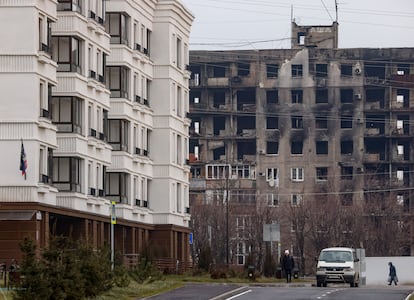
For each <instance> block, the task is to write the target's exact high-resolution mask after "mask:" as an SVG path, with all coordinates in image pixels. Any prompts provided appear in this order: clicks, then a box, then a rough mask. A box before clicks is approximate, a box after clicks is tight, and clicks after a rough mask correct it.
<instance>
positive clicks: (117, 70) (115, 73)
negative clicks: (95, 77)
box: [106, 66, 129, 98]
mask: <svg viewBox="0 0 414 300" xmlns="http://www.w3.org/2000/svg"><path fill="white" fill-rule="evenodd" d="M106 72H107V80H106V87H107V88H108V89H109V90H110V91H111V97H112V98H128V89H129V70H128V68H126V67H119V66H118V67H106Z"/></svg>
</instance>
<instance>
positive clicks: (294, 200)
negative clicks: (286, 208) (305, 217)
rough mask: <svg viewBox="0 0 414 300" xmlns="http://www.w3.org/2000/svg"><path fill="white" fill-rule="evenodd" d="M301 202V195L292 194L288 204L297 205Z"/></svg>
mask: <svg viewBox="0 0 414 300" xmlns="http://www.w3.org/2000/svg"><path fill="white" fill-rule="evenodd" d="M301 202H302V195H299V194H292V195H291V201H290V204H291V205H292V206H298V205H299V204H300V203H301Z"/></svg>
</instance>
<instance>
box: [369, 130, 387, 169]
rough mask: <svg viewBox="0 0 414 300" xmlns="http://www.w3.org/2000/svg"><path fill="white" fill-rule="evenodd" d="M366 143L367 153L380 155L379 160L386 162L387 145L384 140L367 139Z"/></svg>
mask: <svg viewBox="0 0 414 300" xmlns="http://www.w3.org/2000/svg"><path fill="white" fill-rule="evenodd" d="M364 142H365V153H367V154H378V156H379V157H378V158H377V159H379V160H385V158H386V150H385V149H386V146H387V144H386V143H385V142H384V141H383V140H377V139H372V138H366V139H365V141H364ZM384 175H385V174H384Z"/></svg>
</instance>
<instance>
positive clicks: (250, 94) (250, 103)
mask: <svg viewBox="0 0 414 300" xmlns="http://www.w3.org/2000/svg"><path fill="white" fill-rule="evenodd" d="M237 110H239V111H252V112H253V111H255V110H256V91H255V90H254V89H249V90H245V91H237Z"/></svg>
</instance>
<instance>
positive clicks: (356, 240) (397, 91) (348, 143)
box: [189, 22, 414, 265]
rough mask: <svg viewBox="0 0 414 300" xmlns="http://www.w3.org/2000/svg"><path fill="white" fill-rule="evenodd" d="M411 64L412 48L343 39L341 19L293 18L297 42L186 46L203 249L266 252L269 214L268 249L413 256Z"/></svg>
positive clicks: (244, 256)
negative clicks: (324, 22)
mask: <svg viewBox="0 0 414 300" xmlns="http://www.w3.org/2000/svg"><path fill="white" fill-rule="evenodd" d="M413 63H414V48H384V49H373V48H355V49H340V48H338V24H337V23H336V22H334V23H333V24H332V25H331V26H298V25H297V24H296V23H295V22H293V23H292V48H291V49H269V50H237V51H235V50H231V51H200V50H197V51H190V68H191V72H192V75H191V80H190V88H191V91H190V117H191V119H192V125H191V128H190V150H189V152H190V165H191V177H192V178H191V179H190V206H191V211H192V215H193V229H194V239H195V243H196V249H195V250H196V253H197V252H200V251H202V250H200V249H203V247H204V248H205V245H207V246H208V247H210V248H211V249H212V251H213V255H212V256H213V257H215V258H216V259H217V260H219V261H220V258H221V261H222V262H228V263H230V264H236V265H237V264H239V265H245V264H247V263H250V261H249V259H251V258H252V256H253V257H254V258H253V259H255V260H256V261H257V260H259V262H260V260H261V261H264V255H265V254H264V253H265V252H266V251H263V249H264V248H263V247H266V245H265V246H264V245H263V244H264V243H263V237H262V234H263V225H264V224H272V223H274V224H278V225H279V226H280V238H278V237H277V235H275V236H276V238H277V240H276V239H275V240H273V241H272V240H270V247H269V244H267V247H268V248H270V249H271V251H272V252H271V253H272V255H278V254H279V255H280V249H281V248H282V249H290V250H292V251H293V253H294V255H295V256H299V257H300V258H301V260H304V259H305V258H306V257H310V256H311V255H314V254H315V253H316V252H317V251H318V250H320V249H316V248H317V247H318V246H320V247H322V246H330V245H329V242H332V243H334V244H335V245H339V244H341V245H345V244H346V245H349V246H354V247H361V246H362V247H365V248H366V249H367V255H386V254H387V253H388V255H389V254H391V253H392V254H393V255H413V253H414V247H413V246H414V245H413V242H414V239H413V238H414V234H413V221H412V220H413V218H412V214H413V209H414V202H413V200H412V199H413V191H412V188H411V187H412V186H413V183H414V176H413V171H414V160H413V156H414V147H413V146H414V145H413V136H414V124H413V122H412V121H411V120H413V119H414V110H413V107H414V90H413V88H414V66H413ZM211 205H213V206H214V205H215V212H216V213H215V214H213V215H210V216H204V215H203V213H204V214H205V212H207V211H208V209H209V207H211ZM217 208H222V209H217ZM213 210H214V209H213ZM220 216H221V218H222V220H221V221H220V219H219V217H220ZM359 216H360V218H358V217H359ZM356 220H358V221H356ZM335 222H336V223H335ZM338 223H340V224H338ZM357 223H358V225H356V224H357ZM357 226H359V227H357ZM276 228H277V227H276ZM382 228H388V229H389V231H390V232H388V233H387V234H385V233H384V234H383V235H381V234H380V233H379V231H381V230H382ZM334 231H335V232H334ZM334 235H336V236H335V238H334V237H333V236H334ZM380 235H381V236H380ZM391 237H394V238H395V240H393V239H392V238H391ZM383 240H386V241H393V243H394V246H395V247H394V248H392V246H384V243H383ZM222 241H226V243H223V242H222ZM197 242H198V243H199V245H198V246H197ZM203 243H204V244H203ZM325 244H326V245H325ZM374 244H375V245H374ZM380 244H382V245H380ZM203 245H204V246H203ZM217 249H219V250H217ZM312 258H313V257H312Z"/></svg>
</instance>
